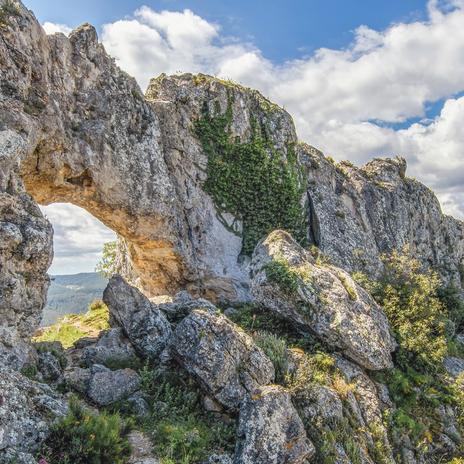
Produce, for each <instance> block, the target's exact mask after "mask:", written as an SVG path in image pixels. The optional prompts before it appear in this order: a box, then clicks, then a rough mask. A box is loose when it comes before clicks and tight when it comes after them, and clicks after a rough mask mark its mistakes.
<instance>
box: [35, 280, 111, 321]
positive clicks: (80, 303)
mask: <svg viewBox="0 0 464 464" xmlns="http://www.w3.org/2000/svg"><path fill="white" fill-rule="evenodd" d="M51 279H52V281H51V284H50V288H49V290H48V295H47V305H46V306H45V309H44V314H43V318H42V322H41V326H42V327H43V326H47V325H50V324H53V323H54V322H56V320H57V319H58V318H59V317H61V316H63V315H65V314H69V313H75V314H80V313H85V312H86V311H87V309H88V308H87V307H88V305H89V303H91V302H92V301H93V300H94V299H95V298H101V297H102V294H103V290H104V289H105V287H106V284H107V283H108V280H107V279H105V278H104V277H102V276H101V275H100V274H99V273H97V272H85V273H80V274H71V275H58V276H51Z"/></svg>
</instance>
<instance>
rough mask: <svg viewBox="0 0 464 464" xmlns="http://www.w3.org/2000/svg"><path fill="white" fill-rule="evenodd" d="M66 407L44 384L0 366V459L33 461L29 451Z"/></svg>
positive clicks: (1, 460) (2, 460)
mask: <svg viewBox="0 0 464 464" xmlns="http://www.w3.org/2000/svg"><path fill="white" fill-rule="evenodd" d="M66 410H67V406H66V403H65V401H63V400H62V399H61V398H60V396H59V395H58V394H57V393H55V392H53V391H52V389H51V388H50V387H48V386H47V385H44V384H40V383H37V382H33V381H31V380H29V379H27V378H26V377H24V376H22V375H21V374H19V373H18V372H15V371H12V370H10V369H7V368H0V463H10V462H19V463H28V464H29V463H33V462H35V461H34V459H33V457H32V455H31V454H29V453H32V454H33V453H34V451H35V450H36V449H37V447H38V446H39V445H40V443H41V442H42V441H43V440H44V439H45V438H46V437H47V436H48V433H49V432H48V431H49V426H50V423H51V422H52V421H53V420H54V419H55V418H57V417H61V416H63V415H64V414H65V413H66ZM18 452H19V455H18ZM15 458H18V461H15Z"/></svg>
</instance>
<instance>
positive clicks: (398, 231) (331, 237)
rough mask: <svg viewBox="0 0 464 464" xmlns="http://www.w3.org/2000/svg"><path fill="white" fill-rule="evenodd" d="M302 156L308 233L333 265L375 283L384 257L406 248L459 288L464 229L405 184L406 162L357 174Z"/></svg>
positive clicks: (306, 150)
mask: <svg viewBox="0 0 464 464" xmlns="http://www.w3.org/2000/svg"><path fill="white" fill-rule="evenodd" d="M297 152H298V153H299V155H300V160H301V161H302V163H303V164H304V165H305V166H306V172H307V175H308V197H309V199H310V204H311V224H310V233H311V235H312V238H313V240H314V242H315V243H316V244H317V245H318V246H319V247H320V249H321V250H322V251H323V252H324V253H325V254H326V255H328V256H329V257H330V258H331V260H332V262H333V263H334V264H336V265H337V266H340V267H342V268H343V269H345V270H347V271H349V272H351V271H355V270H361V271H364V272H367V273H368V274H369V275H371V276H376V275H378V273H379V271H380V270H381V268H382V265H381V255H382V254H384V253H391V252H392V251H393V250H399V251H401V250H403V249H404V248H405V247H407V248H409V251H410V253H412V255H413V256H415V257H416V258H418V259H419V260H421V261H422V263H424V264H425V265H426V266H430V265H432V266H433V267H435V268H436V269H437V270H438V271H439V272H440V274H441V275H442V276H443V278H444V279H445V280H446V281H448V282H449V281H451V282H453V283H454V284H455V285H457V286H458V287H461V286H462V282H464V280H463V277H464V275H463V274H462V273H463V267H462V265H463V262H464V261H463V260H464V223H463V222H462V221H460V220H456V219H454V218H452V217H449V216H445V215H444V214H443V213H442V211H441V207H440V204H439V202H438V200H437V198H436V196H435V195H434V193H433V192H432V191H431V190H430V189H428V188H427V187H426V186H424V185H423V184H421V183H420V182H418V181H417V180H415V179H412V178H408V177H406V161H405V160H404V159H403V158H395V159H380V158H378V159H374V160H372V161H370V162H368V163H367V164H366V165H364V166H362V167H355V166H353V165H352V164H351V163H349V162H344V161H342V162H340V163H333V161H332V160H330V159H328V158H326V157H324V155H323V154H322V153H321V152H320V151H318V150H316V149H314V148H313V147H310V146H308V145H306V144H299V145H298V146H297Z"/></svg>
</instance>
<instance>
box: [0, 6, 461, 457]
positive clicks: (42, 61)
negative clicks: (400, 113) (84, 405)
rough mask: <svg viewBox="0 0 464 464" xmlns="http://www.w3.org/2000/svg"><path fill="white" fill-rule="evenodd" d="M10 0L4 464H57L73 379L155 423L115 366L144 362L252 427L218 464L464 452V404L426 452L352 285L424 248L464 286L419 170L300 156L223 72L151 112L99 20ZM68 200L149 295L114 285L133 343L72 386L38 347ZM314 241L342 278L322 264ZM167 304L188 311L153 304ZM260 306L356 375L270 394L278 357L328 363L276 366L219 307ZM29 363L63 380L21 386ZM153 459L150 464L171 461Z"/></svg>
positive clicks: (88, 354) (118, 314)
mask: <svg viewBox="0 0 464 464" xmlns="http://www.w3.org/2000/svg"><path fill="white" fill-rule="evenodd" d="M5 6H6V0H0V8H1V15H0V17H1V21H0V35H1V40H0V63H1V66H0V463H2V464H3V462H5V463H8V464H10V462H11V461H12V460H14V459H16V460H17V462H18V463H20V464H32V463H34V464H35V459H34V457H33V453H34V451H35V449H36V448H37V446H38V445H39V444H40V442H41V441H42V440H43V439H44V438H45V437H46V435H47V433H48V429H49V425H50V423H51V421H53V420H54V418H56V417H59V416H60V415H62V414H64V413H65V411H66V403H65V401H64V400H63V398H62V397H61V396H60V395H59V394H58V393H56V392H55V391H54V390H53V389H52V387H51V386H53V385H55V384H57V383H58V382H60V381H61V380H62V379H64V380H65V382H66V384H67V386H68V387H70V388H71V389H74V390H76V391H78V392H80V393H81V394H83V395H86V396H88V397H90V400H91V401H92V402H93V403H94V404H98V405H108V404H111V403H113V402H115V401H118V400H120V399H123V398H128V402H129V403H131V404H133V405H134V411H135V412H136V413H137V411H139V412H140V416H144V415H145V416H146V414H147V411H148V409H149V406H148V405H147V403H146V402H145V398H144V396H143V394H142V393H137V390H138V388H139V385H140V377H139V375H138V374H137V373H136V372H135V371H133V370H130V369H117V370H110V369H109V367H111V366H110V364H111V361H115V360H116V361H117V362H122V363H124V362H128V361H130V359H131V357H132V356H133V355H134V353H137V356H140V357H143V358H144V359H148V360H150V362H151V363H152V364H154V365H155V366H156V368H158V369H165V370H166V369H173V372H175V373H179V372H181V373H182V375H185V376H187V375H189V376H190V377H192V378H193V379H195V380H196V382H197V384H198V385H197V386H198V387H199V388H200V389H201V395H203V394H206V395H207V396H206V397H204V398H203V401H199V403H201V404H202V407H203V408H204V409H207V410H208V411H209V412H210V413H211V414H216V415H217V417H221V418H222V419H224V420H226V419H227V420H229V421H230V420H231V417H234V415H237V413H238V414H239V435H238V437H237V439H238V446H237V449H236V454H235V456H234V457H233V458H231V457H230V456H229V454H228V453H229V451H230V449H227V450H223V449H222V450H214V451H218V452H219V453H223V452H224V453H223V454H215V455H212V456H211V457H210V459H209V461H208V462H210V463H213V462H223V463H227V462H231V459H233V462H235V463H236V464H239V463H240V464H242V463H245V464H246V463H250V464H251V463H257V464H259V463H261V462H262V463H263V464H264V463H273V462H274V463H276V464H277V463H288V464H290V463H300V462H301V463H303V462H304V461H305V460H307V459H312V460H313V462H315V461H314V460H315V459H316V460H317V459H319V458H320V454H321V452H326V453H328V452H329V451H330V453H331V454H330V458H331V459H333V462H338V463H344V464H345V463H346V464H354V463H362V464H372V463H374V462H375V463H377V462H388V463H390V462H395V463H396V462H398V463H399V462H401V461H403V462H402V463H401V464H403V463H408V464H409V463H411V464H420V463H422V462H427V459H429V458H430V459H432V458H433V459H435V457H437V456H438V457H439V459H442V458H443V457H444V456H446V457H448V456H451V455H457V450H458V447H459V446H460V445H461V444H462V436H461V432H460V431H459V430H458V429H459V427H458V421H457V414H458V412H459V411H457V409H456V408H457V406H456V405H454V404H448V403H447V402H446V404H445V402H444V401H443V404H439V406H437V405H436V404H435V405H434V408H435V409H434V410H433V414H434V418H436V420H437V423H436V424H434V429H433V432H434V435H433V440H434V442H433V443H425V442H424V441H422V442H421V443H420V446H421V447H422V446H424V449H425V448H427V449H426V451H423V450H422V448H420V447H419V446H418V445H417V443H412V441H411V440H410V439H409V438H408V437H409V435H411V434H409V435H408V433H409V432H408V431H407V430H406V429H405V427H408V426H409V427H413V426H414V425H415V424H414V423H412V425H411V421H409V420H408V418H406V419H405V417H404V414H405V412H404V411H401V410H399V409H395V408H397V405H396V404H395V401H394V398H393V395H392V397H390V395H389V390H388V388H387V383H385V384H383V383H380V381H377V382H375V381H374V380H373V378H374V376H373V374H372V373H371V372H370V371H371V370H384V369H389V368H391V367H392V358H391V352H392V350H394V348H395V343H394V341H393V338H392V336H391V335H390V330H389V325H388V322H387V319H386V317H385V314H384V312H383V310H382V309H381V308H380V307H379V306H378V305H377V304H376V303H375V302H374V300H373V299H372V298H371V296H369V295H368V294H367V293H366V292H365V291H364V290H363V289H362V288H360V287H359V286H358V285H356V284H355V283H354V282H353V280H352V278H351V277H350V274H349V273H350V272H352V271H354V270H362V271H364V272H366V273H367V274H368V275H369V276H371V277H375V276H377V275H378V274H379V272H380V271H381V268H382V264H381V254H382V253H389V252H390V251H392V250H395V249H398V250H401V249H403V248H404V247H409V250H410V252H411V253H412V254H413V255H414V257H416V258H418V259H420V260H421V262H422V263H423V264H424V265H426V266H431V267H433V268H435V269H437V270H438V271H439V273H440V275H441V276H442V278H443V280H444V281H445V282H446V283H452V284H453V285H455V286H457V287H458V288H461V289H462V288H463V287H464V285H463V282H464V224H463V223H462V221H458V220H455V219H453V218H450V217H447V216H444V215H443V214H442V212H441V210H440V205H439V203H438V201H437V199H436V198H435V196H434V194H433V193H432V192H431V191H430V190H428V189H427V188H426V187H425V186H423V185H422V184H420V183H419V182H417V181H415V180H412V179H409V178H407V177H406V174H405V171H406V164H405V162H404V160H403V159H401V158H397V159H375V160H373V161H371V162H370V163H367V164H366V165H365V166H363V167H354V166H352V165H351V164H350V163H347V162H342V163H338V164H337V163H335V162H333V161H332V160H331V159H329V158H326V157H324V155H323V154H322V153H320V152H319V151H318V150H316V149H314V148H312V147H310V146H309V145H305V144H302V143H298V141H297V137H296V133H295V129H294V126H293V122H292V119H291V117H290V116H289V115H288V114H287V113H286V112H285V111H284V110H283V109H281V108H279V107H278V106H276V105H274V104H273V103H271V102H269V101H268V100H266V99H265V98H264V97H263V96H261V95H260V94H259V93H258V92H257V91H254V90H251V89H247V88H244V87H242V86H240V85H237V84H234V83H231V82H228V81H222V80H220V79H217V78H213V77H210V76H204V75H192V74H184V75H177V76H166V75H161V76H159V77H157V78H154V79H153V80H152V81H151V82H150V85H149V87H148V90H147V92H146V94H145V96H144V95H143V94H142V92H141V90H140V88H139V87H138V85H137V83H136V82H135V80H134V79H133V78H131V77H130V76H128V75H127V74H126V73H125V72H123V71H122V70H120V69H119V68H118V67H117V66H116V64H115V62H114V60H113V59H112V58H111V57H109V56H108V55H107V54H106V52H105V50H104V48H103V46H102V45H101V44H100V43H99V42H98V38H97V34H96V31H95V29H94V28H93V27H92V26H90V25H88V24H84V25H82V26H80V27H79V28H77V29H76V30H74V31H73V32H72V33H71V34H70V35H69V37H66V36H64V35H63V34H53V35H50V36H47V35H46V34H45V32H44V31H43V29H42V28H41V26H40V25H39V23H38V22H37V20H36V18H35V17H34V15H33V13H32V12H30V11H28V10H27V9H26V8H25V6H24V5H23V4H22V3H21V2H20V1H19V0H11V1H9V2H8V8H6V9H4V7H5ZM5 17H6V20H5ZM224 167H225V168H224ZM222 168H224V169H222ZM231 179H232V180H231ZM271 187H272V188H271ZM221 189H222V190H221ZM238 200H240V201H238ZM53 202H70V203H73V204H75V205H78V206H81V207H83V208H85V209H86V210H88V211H89V212H90V213H91V214H93V215H94V216H95V217H97V218H98V219H100V220H101V221H102V222H103V223H105V224H106V225H107V226H108V227H110V228H112V229H113V230H114V231H115V232H116V233H117V234H118V237H119V242H118V257H117V263H116V267H117V268H118V270H119V272H120V274H122V276H123V277H124V278H125V279H126V281H127V282H129V283H130V284H131V285H129V284H128V283H126V281H125V280H123V278H122V277H114V278H113V279H111V281H110V283H109V285H108V288H107V289H106V291H105V302H106V303H107V304H108V306H109V308H110V314H111V322H112V325H113V328H112V329H111V330H110V331H109V332H108V333H106V334H104V335H103V336H101V337H100V338H99V339H92V340H85V341H80V342H79V343H77V344H76V345H75V347H74V348H73V349H72V350H69V351H68V352H67V354H66V356H67V357H68V358H69V359H70V360H71V365H70V366H69V367H68V368H67V369H64V371H63V367H64V366H63V364H62V363H61V362H60V360H59V359H60V356H58V357H55V355H54V354H53V352H52V351H47V350H45V351H39V350H38V351H39V353H37V352H36V351H35V350H34V349H32V348H31V346H30V344H29V341H30V338H31V335H32V334H33V332H34V330H35V329H36V328H37V326H38V324H39V321H40V317H41V311H42V308H43V306H44V302H45V298H46V292H47V287H48V281H49V279H48V276H47V274H46V272H47V269H48V267H49V266H50V263H51V259H52V255H53V251H52V238H53V230H52V227H51V225H50V224H49V222H48V221H47V220H46V219H45V218H44V217H43V215H42V213H41V212H40V209H39V208H38V204H49V203H53ZM250 202H251V203H252V204H251V205H250V204H249V203H250ZM275 229H285V230H287V231H289V232H291V233H292V235H293V237H294V239H292V238H291V237H290V236H289V235H288V234H287V233H285V232H281V231H277V232H272V231H273V230H275ZM266 236H267V238H266ZM256 244H258V246H257V248H256V249H255V251H254V253H253V248H254V247H255V245H256ZM300 245H301V246H300ZM311 245H316V246H317V247H318V248H319V249H320V250H321V251H322V253H323V254H324V255H326V256H328V257H329V258H330V260H331V262H332V263H333V264H328V263H327V262H325V261H324V260H320V259H316V258H315V257H314V256H313V255H312V254H311V253H310V252H309V251H308V249H309V247H310V246H311ZM252 254H253V258H252V261H251V259H250V258H251V255H252ZM250 270H251V274H250ZM250 285H251V292H250ZM179 291H180V293H178V292H179ZM164 294H166V295H169V296H171V297H172V296H173V295H176V294H177V296H176V297H175V299H174V301H173V302H171V303H166V304H162V305H156V304H154V303H153V302H152V301H150V298H152V297H155V296H159V295H164ZM199 297H203V298H206V299H202V298H199ZM252 297H253V298H254V299H255V303H260V304H261V305H263V306H264V307H265V308H267V310H268V311H271V312H272V313H273V314H277V315H278V316H280V318H281V319H283V320H284V321H286V322H290V323H291V324H293V327H294V328H295V330H294V331H293V333H292V334H290V336H289V337H287V338H286V339H285V340H283V346H284V347H285V343H287V342H290V340H292V341H295V340H294V339H295V337H296V338H297V341H296V342H297V343H298V344H304V343H306V342H307V341H308V340H307V338H306V337H303V336H302V337H299V336H300V335H301V333H304V334H305V335H306V334H307V333H308V332H310V333H312V334H313V335H314V336H315V337H316V338H318V340H319V341H320V342H321V343H322V345H323V346H324V347H326V348H327V353H329V352H330V353H332V352H333V351H335V352H336V354H333V353H332V354H331V355H330V356H329V355H328V354H327V353H325V356H326V357H328V358H330V360H331V362H332V361H333V363H334V365H333V366H332V365H331V367H330V369H331V370H332V371H331V375H332V377H331V378H330V379H329V380H328V379H327V378H326V377H327V374H326V373H324V372H323V373H322V374H321V373H320V372H318V371H317V366H316V365H315V364H311V363H310V362H309V361H308V363H307V364H306V367H308V366H309V368H310V369H315V372H313V373H310V374H309V375H307V376H306V377H305V376H304V375H301V378H302V379H303V381H302V382H301V384H300V385H297V386H295V385H293V384H291V382H290V381H289V382H290V384H289V385H286V387H285V388H284V387H282V386H275V385H270V384H271V382H273V381H274V376H275V375H274V374H275V368H274V366H273V363H272V362H271V358H272V360H273V362H275V363H276V366H277V365H278V364H277V363H279V361H282V359H279V356H283V357H285V356H287V355H288V357H290V358H292V356H293V355H295V356H293V358H292V362H294V364H295V366H294V372H293V371H291V370H290V371H291V372H289V373H290V374H292V375H297V374H295V372H296V373H298V372H301V369H300V364H299V363H300V361H301V359H303V358H305V357H309V355H307V354H303V355H301V353H300V355H301V359H300V361H298V360H297V358H298V356H296V354H295V353H293V355H290V354H289V353H288V351H290V352H292V350H285V349H284V352H283V353H282V352H281V351H279V352H278V353H275V352H274V353H270V354H269V353H268V354H269V356H268V355H266V354H265V353H264V351H263V350H262V349H261V348H258V346H257V345H256V344H255V341H254V339H253V337H254V336H255V335H256V334H254V333H253V327H254V326H253V323H252V324H251V327H252V328H251V330H249V332H250V333H246V332H245V331H244V330H242V329H241V328H240V327H239V326H238V325H236V324H235V323H233V322H232V321H231V320H229V319H228V317H227V316H226V315H224V314H221V313H220V312H219V311H218V310H217V309H216V306H215V305H216V304H218V302H222V301H224V302H225V303H227V304H229V303H230V304H232V305H234V304H235V303H237V302H242V303H243V302H250V299H251V298H252ZM237 312H239V309H238V308H229V309H228V310H227V311H226V314H229V315H231V317H232V316H233V315H234V313H235V314H237ZM253 322H254V320H253ZM247 323H249V321H247V320H246V321H245V323H244V326H246V325H247ZM285 325H290V324H285ZM267 327H268V326H267ZM246 328H247V329H249V327H246ZM271 335H272V334H271ZM287 335H289V334H287ZM126 337H127V339H126ZM458 341H459V340H457V342H458ZM274 342H275V344H276V346H277V348H279V347H280V348H281V347H282V343H281V342H282V341H281V340H279V339H276V340H274ZM457 352H458V350H457ZM266 353H267V351H266ZM313 354H314V353H313ZM316 354H317V353H316ZM347 358H348V359H347ZM334 360H335V361H334ZM301 362H302V365H303V364H304V363H305V362H306V361H304V359H303V361H301ZM81 363H82V364H81ZM99 363H102V364H105V363H106V364H108V366H107V367H104V366H99V365H98V364H99ZM462 364H463V361H462V359H461V358H459V357H448V358H446V360H445V368H447V369H448V371H449V373H450V374H451V375H450V376H448V377H449V378H448V377H446V379H445V380H446V382H447V383H446V384H445V385H441V386H440V388H442V390H446V389H447V388H450V387H453V388H455V385H454V384H451V382H454V381H456V382H457V381H458V380H459V378H458V379H457V380H456V379H451V377H452V376H457V375H458V374H460V373H461V372H462V370H463V366H462ZM28 365H30V366H36V365H37V366H38V367H39V373H38V378H40V379H42V380H44V381H47V382H50V386H47V385H45V384H41V383H38V382H34V381H31V380H29V379H27V378H26V377H25V376H23V375H21V374H20V373H19V371H20V370H21V369H22V368H24V366H28ZM82 366H86V367H85V368H84V367H82ZM179 366H180V367H179ZM326 367H327V366H326ZM23 372H26V371H25V370H23ZM304 374H305V375H306V374H307V373H306V372H304ZM416 377H417V376H416ZM460 377H462V375H461V376H460ZM376 378H377V377H376ZM290 379H292V377H291V375H290ZM308 379H309V380H308ZM189 380H191V379H189ZM416 380H417V378H416ZM407 381H408V382H409V380H407ZM285 382H287V379H285ZM456 385H458V386H459V385H460V384H458V383H457V384H456ZM461 386H462V385H461ZM416 387H417V385H414V387H413V388H411V390H412V391H413V392H414V394H416V391H415V390H416ZM429 390H430V389H428V390H427V392H426V393H427V395H429V397H430V395H432V396H433V394H434V391H433V388H432V389H431V390H432V393H430V392H429ZM134 392H135V393H134ZM420 393H421V394H422V393H423V392H420ZM441 394H443V392H441ZM442 397H443V396H442ZM421 400H422V397H419V400H418V401H421ZM434 401H435V402H436V399H434ZM144 402H145V403H144ZM432 403H433V401H432ZM295 406H297V409H296V408H295ZM297 410H298V412H297ZM396 413H398V414H403V416H401V415H400V416H399V417H400V419H402V421H399V422H402V423H401V424H400V426H398V427H397V429H394V430H393V432H394V433H392V434H389V433H387V430H386V427H385V421H384V419H385V417H387V416H388V417H390V418H392V417H393V416H392V415H391V414H393V415H394V414H396ZM428 413H430V411H428ZM137 414H138V413H137ZM389 414H390V415H389ZM418 419H420V418H418ZM302 420H304V426H305V427H303V423H302ZM394 420H395V418H394V417H393V419H392V421H393V422H391V423H390V426H391V424H393V425H396V426H397V425H398V424H395V423H394ZM405 423H406V426H404V424H405ZM401 427H403V428H401ZM305 429H306V432H305ZM435 429H436V430H437V431H436V433H435ZM390 431H391V430H390ZM306 433H308V434H309V435H310V438H311V441H310V440H309V439H308V437H307V435H306ZM390 435H391V436H390ZM139 438H140V437H139ZM429 439H430V438H429V437H425V441H427V440H429ZM321 442H322V443H324V447H322V446H321V444H320V443H321ZM312 443H314V445H316V446H313V444H312ZM315 448H317V449H315ZM314 453H317V454H314ZM148 454H149V453H144V455H143V456H133V458H134V461H133V462H140V463H142V462H147V463H148V462H151V463H154V462H156V461H157V458H155V457H153V456H149V455H148ZM379 454H381V458H380V457H379ZM202 459H203V458H202ZM424 459H425V461H424ZM13 462H15V461H13Z"/></svg>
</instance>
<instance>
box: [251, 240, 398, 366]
mask: <svg viewBox="0 0 464 464" xmlns="http://www.w3.org/2000/svg"><path fill="white" fill-rule="evenodd" d="M251 272H252V276H253V277H252V284H251V291H252V294H253V296H254V298H255V299H256V301H258V302H259V303H261V304H262V305H264V306H265V307H266V308H268V309H269V310H271V311H274V312H275V313H277V314H278V315H280V316H281V317H282V318H284V319H289V320H291V321H293V322H294V323H295V324H296V326H300V327H302V328H303V329H306V330H307V331H310V332H312V333H314V334H315V335H316V336H318V337H319V338H320V339H321V340H322V341H323V342H325V343H326V344H327V345H328V346H331V347H336V348H339V349H340V350H341V351H342V352H343V353H344V355H346V356H348V357H349V358H351V359H353V360H355V361H356V362H357V363H359V364H360V365H361V366H364V367H366V368H367V369H374V370H375V369H387V368H389V367H392V366H393V363H392V359H391V352H392V351H393V350H394V348H395V342H394V340H393V337H392V336H391V335H390V326H389V324H388V320H387V317H386V316H385V313H384V312H383V310H382V309H381V308H380V307H379V306H378V305H377V303H376V302H375V301H374V300H373V298H372V297H371V296H370V295H369V294H368V293H367V292H366V291H365V290H364V289H362V288H361V287H360V286H359V285H357V284H356V283H355V282H354V281H353V279H352V278H351V277H350V275H349V274H348V273H346V272H345V271H343V270H342V269H340V268H337V267H335V266H330V265H328V264H323V263H319V264H318V263H316V262H315V260H314V258H313V257H312V256H311V254H310V253H309V252H308V251H306V250H304V249H303V248H302V247H301V246H300V245H298V243H296V242H295V240H293V239H292V237H290V235H289V234H287V233H286V232H283V231H275V232H272V233H271V234H270V235H269V236H268V237H267V238H266V239H265V240H264V241H263V242H262V243H260V244H259V245H258V246H257V247H256V250H255V252H254V254H253V260H252V263H251Z"/></svg>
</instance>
